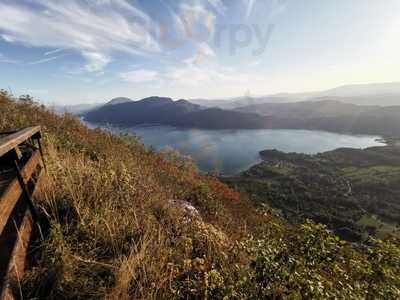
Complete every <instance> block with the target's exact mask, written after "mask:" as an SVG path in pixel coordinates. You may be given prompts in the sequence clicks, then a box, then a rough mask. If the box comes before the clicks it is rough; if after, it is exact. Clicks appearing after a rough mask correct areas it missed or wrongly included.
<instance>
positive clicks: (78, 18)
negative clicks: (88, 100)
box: [0, 0, 160, 72]
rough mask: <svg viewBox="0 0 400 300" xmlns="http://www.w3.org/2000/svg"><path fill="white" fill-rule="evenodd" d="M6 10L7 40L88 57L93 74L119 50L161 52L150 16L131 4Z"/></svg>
mask: <svg viewBox="0 0 400 300" xmlns="http://www.w3.org/2000/svg"><path fill="white" fill-rule="evenodd" d="M0 11H1V15H2V17H1V18H0V33H1V36H2V38H3V39H4V40H5V41H7V42H12V43H21V44H25V45H29V46H34V47H49V48H56V50H58V49H60V48H68V49H73V50H75V51H78V52H79V53H81V54H82V55H83V57H85V58H86V59H87V61H88V63H87V65H86V70H87V71H89V72H95V71H99V70H101V69H102V68H103V67H104V66H105V65H107V63H109V62H110V61H111V57H112V54H113V53H114V52H116V51H120V52H126V53H131V54H140V53H157V52H159V51H160V47H159V44H158V42H157V41H156V40H155V39H154V36H153V29H154V24H153V22H152V20H151V19H150V17H149V16H148V15H147V14H145V13H144V12H143V11H141V10H140V9H138V8H136V7H135V6H133V5H132V4H130V3H129V2H127V1H125V0H114V1H97V0H88V1H79V0H69V1H62V2H61V1H47V0H31V1H23V0H22V1H13V0H4V1H2V2H1V3H0ZM56 50H54V51H56ZM48 55H51V53H50V54H48Z"/></svg>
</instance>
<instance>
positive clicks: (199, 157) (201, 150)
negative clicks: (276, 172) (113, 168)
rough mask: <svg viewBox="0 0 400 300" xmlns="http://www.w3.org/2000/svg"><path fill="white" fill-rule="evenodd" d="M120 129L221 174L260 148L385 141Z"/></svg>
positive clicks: (235, 169)
mask: <svg viewBox="0 0 400 300" xmlns="http://www.w3.org/2000/svg"><path fill="white" fill-rule="evenodd" d="M91 127H93V124H91ZM118 131H122V132H127V133H131V134H133V135H136V136H137V137H139V139H140V140H141V141H142V142H143V144H145V145H146V146H149V147H150V146H152V147H153V148H154V149H156V150H163V149H166V148H173V149H176V150H178V151H179V152H181V153H182V154H185V155H190V156H191V157H192V159H193V161H194V162H195V163H196V165H197V166H198V167H199V169H200V170H202V171H204V172H218V173H220V174H222V175H234V174H237V173H239V172H241V171H244V170H246V169H248V168H249V167H251V166H252V165H254V164H256V163H258V162H260V161H261V159H260V157H259V152H260V151H262V150H265V149H277V150H280V151H284V152H301V153H306V154H316V153H319V152H325V151H329V150H334V149H336V148H340V147H351V148H367V147H372V146H382V145H383V144H382V143H381V142H378V141H377V139H379V137H378V136H367V135H349V134H338V133H331V132H324V131H310V130H292V129H289V130H276V129H273V130H272V129H257V130H202V129H178V128H174V127H169V126H148V127H133V128H129V129H121V130H118Z"/></svg>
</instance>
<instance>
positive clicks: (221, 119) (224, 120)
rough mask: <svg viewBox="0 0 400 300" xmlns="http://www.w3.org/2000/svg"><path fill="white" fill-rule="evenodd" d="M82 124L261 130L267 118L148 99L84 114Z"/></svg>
mask: <svg viewBox="0 0 400 300" xmlns="http://www.w3.org/2000/svg"><path fill="white" fill-rule="evenodd" d="M85 120H87V121H89V122H97V123H109V124H113V125H118V126H127V127H129V126H135V125H142V124H163V125H170V126H177V127H186V128H207V129H235V128H264V127H266V126H267V124H268V122H267V118H265V117H263V116H260V115H258V114H255V113H245V112H236V111H230V110H222V109H219V108H203V107H201V106H200V105H197V104H193V103H191V102H189V101H187V100H183V99H181V100H178V101H173V100H172V99H171V98H165V97H149V98H145V99H142V100H140V101H134V102H125V103H120V104H114V105H104V106H102V107H100V108H99V109H96V110H94V111H90V112H88V113H86V114H85Z"/></svg>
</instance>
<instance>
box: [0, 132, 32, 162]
mask: <svg viewBox="0 0 400 300" xmlns="http://www.w3.org/2000/svg"><path fill="white" fill-rule="evenodd" d="M38 133H40V126H34V127H28V128H25V129H22V130H21V131H18V132H16V133H13V134H10V135H7V136H5V137H2V138H0V156H3V155H4V154H6V153H7V152H9V151H10V150H12V149H14V148H15V147H16V146H18V145H19V144H21V143H22V142H24V141H26V140H27V139H29V138H30V137H32V136H34V135H36V134H38Z"/></svg>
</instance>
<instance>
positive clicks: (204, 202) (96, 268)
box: [0, 92, 400, 299]
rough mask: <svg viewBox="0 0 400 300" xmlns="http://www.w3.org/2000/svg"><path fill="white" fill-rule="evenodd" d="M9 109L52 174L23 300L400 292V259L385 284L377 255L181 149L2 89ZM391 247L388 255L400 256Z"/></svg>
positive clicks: (6, 115)
mask: <svg viewBox="0 0 400 300" xmlns="http://www.w3.org/2000/svg"><path fill="white" fill-rule="evenodd" d="M0 114H1V118H0V131H3V130H11V129H17V128H22V127H25V126H31V125H38V124H39V125H42V126H43V132H44V145H45V159H46V163H47V168H48V179H47V182H46V184H45V185H44V186H43V189H42V192H41V194H40V195H39V196H38V197H37V198H36V199H35V201H36V205H37V207H38V208H39V211H40V215H41V224H42V227H43V228H44V233H45V235H44V239H43V240H42V239H40V238H38V239H36V241H35V242H34V244H33V246H32V250H31V257H30V264H29V268H28V270H27V275H26V276H25V279H24V282H23V285H22V286H23V293H24V296H25V297H26V298H35V297H36V298H38V299H46V298H49V299H172V298H174V299H196V298H209V299H214V298H216V299H222V298H224V297H225V299H228V298H233V299H244V298H251V299H257V298H273V297H277V298H279V297H292V298H301V297H305V296H307V295H309V296H311V298H313V297H315V298H318V297H319V298H321V297H322V296H324V295H325V296H326V295H328V296H329V295H339V296H340V295H341V293H342V294H343V290H342V289H343V287H341V286H340V284H339V283H338V282H340V280H342V278H341V276H345V277H346V276H347V279H346V284H347V285H346V287H348V288H352V289H353V291H351V292H349V293H348V294H346V295H350V296H352V295H356V296H366V295H367V294H366V292H365V291H366V290H368V287H369V286H370V282H373V283H375V282H377V287H378V288H379V287H381V286H382V285H386V286H389V287H390V288H391V289H390V292H391V293H392V294H389V292H388V293H387V294H385V295H396V294H395V293H396V291H397V292H398V293H400V292H399V286H398V284H399V282H398V280H397V281H396V278H394V277H395V276H397V275H400V274H399V271H398V270H397V269H396V267H397V266H398V264H399V260H398V257H395V258H394V259H393V260H392V261H390V262H388V267H387V269H385V270H386V272H389V273H390V274H389V273H387V274H389V275H390V276H392V277H393V278H392V277H390V276H389V275H387V274H386V275H387V276H389V277H390V279H389V277H385V276H383V277H382V280H383V281H382V282H380V283H379V282H378V280H377V279H376V278H377V277H376V276H377V275H376V274H375V273H373V271H371V272H370V273H368V272H367V271H366V270H369V269H368V268H370V269H371V270H372V263H373V261H372V260H371V262H368V259H367V258H368V257H369V256H368V253H361V252H358V251H356V250H354V249H353V248H352V247H351V246H350V245H348V244H346V243H344V242H343V243H342V242H339V241H338V240H336V239H335V237H333V236H332V235H331V234H330V233H328V232H327V231H326V229H324V228H323V227H319V226H317V225H315V226H314V225H312V224H308V225H307V226H305V227H300V228H295V227H291V226H289V225H287V224H285V223H284V222H283V221H282V220H281V219H279V218H278V217H276V216H275V215H274V214H273V213H272V212H268V211H265V210H258V209H256V208H254V207H253V206H252V205H251V203H249V202H247V200H246V199H245V198H244V197H242V196H240V195H239V194H237V193H236V192H235V191H233V190H231V189H229V188H228V187H227V186H225V185H224V184H222V183H221V182H220V181H218V179H216V178H214V177H212V176H207V175H203V174H200V173H199V172H198V171H197V169H196V168H195V167H194V166H193V165H192V163H191V162H190V161H187V160H185V159H182V158H181V157H180V156H179V155H177V154H176V153H172V152H168V153H162V154H159V153H154V152H153V151H151V150H148V149H146V148H145V147H144V146H143V145H142V144H141V143H140V142H139V141H138V140H136V139H134V138H130V137H117V136H114V135H112V134H110V133H107V132H104V131H101V130H90V129H88V128H87V127H85V126H84V125H83V124H82V123H81V122H80V121H79V120H77V119H76V118H74V117H73V116H71V115H68V114H67V115H63V116H57V115H56V114H54V113H52V112H50V111H48V110H47V109H46V108H44V107H43V106H40V105H38V104H36V103H35V102H33V101H32V99H30V98H29V97H22V98H20V99H15V98H14V97H12V96H11V95H9V94H7V93H5V92H2V93H0ZM189 205H192V206H193V207H195V208H196V211H193V209H191V208H190V206H189ZM319 235H321V238H320V237H319ZM305 243H307V246H306V247H304V245H305ZM316 245H317V246H316ZM384 245H386V244H384ZM388 245H389V246H385V247H386V248H385V247H382V249H385V251H386V252H385V253H386V255H389V254H390V255H392V254H393V253H395V254H396V255H397V254H399V250H398V248H397V246H396V245H397V244H393V243H390V244H388ZM289 246H290V247H289ZM307 247H308V248H307ZM321 247H322V248H321ZM390 247H391V248H390ZM288 249H291V250H290V252H288ZM312 249H317V250H314V252H312V251H311V250H312ZM321 249H325V250H323V251H327V252H329V255H328V254H326V255H325V254H324V255H325V256H324V255H322V254H321V255H320V253H319V252H318V251H322V250H321ZM310 251H311V252H310ZM396 251H397V252H396ZM310 253H311V254H310ZM324 253H325V252H324ZM379 253H383V251H381V252H379ZM321 257H322V258H321ZM326 257H329V259H331V260H333V263H331V262H330V263H328V264H324V262H323V259H324V258H326ZM313 261H316V262H315V263H313ZM296 262H299V263H298V265H297V264H296ZM353 263H354V264H355V265H357V268H358V269H357V268H356V269H355V270H353V269H352V268H351V267H349V265H350V264H353ZM362 264H364V265H365V264H368V266H365V268H367V269H365V268H364V265H362ZM369 264H371V265H369ZM396 264H397V265H396ZM271 270H274V271H273V272H274V274H270V272H272V271H271ZM335 270H336V271H338V270H340V272H341V273H340V276H336V275H335V274H334V272H335ZM292 274H297V275H296V276H297V277H296V276H294V275H293V276H292ZM374 276H375V277H374ZM318 282H320V283H318ZM314 286H315V287H316V288H314ZM317 287H318V289H317ZM396 289H397V290H396ZM320 290H321V291H322V292H321V293H319V292H320ZM315 291H318V293H315ZM307 293H308V294H307ZM329 293H330V294H329ZM321 295H322V296H321ZM343 295H344V294H343Z"/></svg>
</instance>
